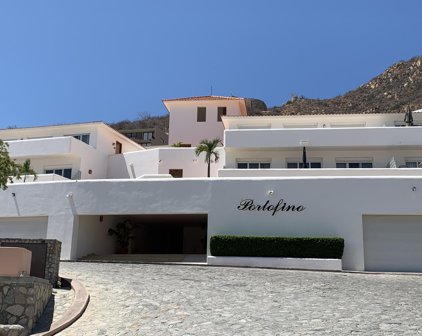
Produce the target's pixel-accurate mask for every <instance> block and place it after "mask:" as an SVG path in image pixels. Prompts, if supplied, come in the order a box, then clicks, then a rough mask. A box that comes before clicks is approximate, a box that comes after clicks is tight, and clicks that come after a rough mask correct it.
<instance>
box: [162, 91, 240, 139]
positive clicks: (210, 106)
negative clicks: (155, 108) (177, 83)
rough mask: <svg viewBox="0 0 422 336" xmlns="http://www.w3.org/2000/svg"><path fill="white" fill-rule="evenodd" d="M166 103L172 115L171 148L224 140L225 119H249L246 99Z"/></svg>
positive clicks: (169, 100)
mask: <svg viewBox="0 0 422 336" xmlns="http://www.w3.org/2000/svg"><path fill="white" fill-rule="evenodd" d="M163 103H164V106H165V107H166V109H167V110H168V111H169V114H170V120H169V122H170V125H169V144H170V145H173V144H175V143H182V144H183V145H185V146H196V145H198V143H199V142H200V141H201V140H202V139H215V138H219V139H223V134H224V126H223V122H222V117H224V116H226V115H227V116H240V115H247V111H246V103H245V99H244V98H238V97H224V96H201V97H188V98H176V99H164V100H163Z"/></svg>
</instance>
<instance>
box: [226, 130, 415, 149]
mask: <svg viewBox="0 0 422 336" xmlns="http://www.w3.org/2000/svg"><path fill="white" fill-rule="evenodd" d="M224 134H225V135H224V136H225V138H224V141H225V146H226V148H227V147H228V148H230V147H231V148H301V146H302V143H303V142H306V143H307V146H309V147H314V148H315V147H337V148H338V147H343V148H344V147H369V146H376V147H377V146H400V147H402V146H422V127H351V128H315V129H310V128H307V129H266V130H260V129H228V130H225V132H224Z"/></svg>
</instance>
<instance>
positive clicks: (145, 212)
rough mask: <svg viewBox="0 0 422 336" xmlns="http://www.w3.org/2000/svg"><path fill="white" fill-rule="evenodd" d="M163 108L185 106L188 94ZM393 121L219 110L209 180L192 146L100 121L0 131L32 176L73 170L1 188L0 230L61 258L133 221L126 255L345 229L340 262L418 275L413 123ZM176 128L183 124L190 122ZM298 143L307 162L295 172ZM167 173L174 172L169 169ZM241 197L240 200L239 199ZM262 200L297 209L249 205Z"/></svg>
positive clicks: (421, 222) (95, 246)
mask: <svg viewBox="0 0 422 336" xmlns="http://www.w3.org/2000/svg"><path fill="white" fill-rule="evenodd" d="M229 101H231V100H229ZM234 101H235V102H236V104H239V101H238V100H234ZM173 103H174V102H173V101H172V102H171V103H170V104H173ZM176 104H180V106H179V105H178V109H177V110H178V111H180V113H182V111H184V108H183V104H186V111H187V110H189V109H190V111H191V112H192V113H191V114H195V113H196V112H197V107H198V106H197V102H196V101H195V102H194V103H192V101H190V100H187V101H185V100H181V101H177V102H176ZM220 104H222V101H221V100H217V102H216V105H215V108H216V109H217V108H218V107H219V106H220ZM169 106H170V105H169ZM207 106H208V105H207ZM173 108H174V106H173V107H170V108H169V110H171V109H173ZM207 111H208V109H207ZM216 111H217V110H216ZM216 111H214V112H216ZM216 113H217V112H216ZM215 117H216V118H217V116H215ZM170 118H172V112H170ZM414 119H415V124H419V123H421V122H422V113H414ZM171 120H172V119H171ZM402 120H403V114H372V115H358V114H356V115H322V116H321V115H320V116H277V117H275V116H264V117H253V116H246V115H244V114H242V113H239V114H236V115H231V114H230V113H227V116H223V117H222V122H221V126H222V127H223V125H224V127H225V131H224V143H225V147H224V148H223V149H222V151H224V154H225V155H222V158H221V161H220V162H219V163H218V164H217V165H216V164H213V165H212V167H213V169H214V175H213V176H214V177H211V178H205V176H206V165H205V164H204V162H203V157H199V158H196V156H195V155H194V148H155V149H150V150H144V149H143V148H142V147H140V146H139V145H137V144H135V143H133V142H131V141H130V140H128V139H125V138H124V137H123V136H121V135H119V134H117V133H116V132H114V131H113V130H111V129H110V128H109V127H108V126H106V125H104V124H102V123H89V124H78V125H62V126H51V127H40V128H30V129H12V130H2V131H0V138H1V139H3V140H7V142H8V143H9V146H10V147H9V149H10V154H11V156H12V157H14V158H18V159H19V160H24V159H26V158H31V160H32V162H33V165H34V167H35V168H36V170H37V171H38V172H41V173H48V176H50V177H51V176H54V175H51V173H52V172H53V173H56V174H59V175H65V173H64V169H69V168H71V169H72V174H70V175H69V174H67V176H68V177H69V176H70V177H71V178H74V175H75V172H79V171H80V172H81V173H80V174H79V173H78V176H77V179H68V178H62V179H61V180H56V179H54V180H53V178H50V179H49V180H48V181H46V179H41V178H40V179H39V180H37V181H35V182H33V183H32V182H30V183H22V182H19V181H18V182H16V183H14V184H11V185H9V188H8V189H7V190H6V191H1V192H0V236H1V237H22V238H55V239H59V240H60V241H62V242H63V249H62V258H63V259H76V258H79V257H82V256H84V255H87V254H90V253H96V254H108V253H113V251H114V240H113V237H110V236H108V235H107V230H108V228H110V227H112V226H113V225H114V224H115V223H117V222H120V221H122V220H125V219H129V220H131V221H132V223H134V224H137V225H138V227H137V229H136V232H135V242H134V250H135V252H137V253H186V254H194V253H202V254H206V253H209V238H210V237H211V236H212V235H215V234H235V235H260V236H314V237H315V236H316V237H321V236H336V237H342V238H344V239H345V251H344V256H343V268H344V269H348V270H391V271H400V270H403V271H422V261H421V260H422V245H421V244H420V241H422V207H421V204H422V203H421V201H422V178H421V176H422V169H420V168H416V166H417V165H419V164H420V162H421V161H422V127H419V126H415V127H398V126H402V124H403V122H402ZM170 123H171V121H170ZM185 125H187V130H185V133H186V134H189V133H190V130H191V129H192V128H193V127H194V126H193V125H192V124H189V125H188V124H187V123H186V124H185ZM193 133H195V134H194V135H195V136H196V137H197V136H198V134H199V135H203V137H205V138H206V137H207V133H205V131H204V130H202V129H201V131H200V132H193ZM24 134H25V136H23V135H24ZM87 134H89V141H87V142H88V143H89V144H86V143H84V139H85V140H86V135H87ZM84 135H85V138H84ZM75 137H76V138H77V139H75ZM171 137H172V135H171V129H170V139H172V138H171ZM26 138H28V139H26ZM21 139H23V140H21ZM172 141H173V142H175V141H176V142H177V141H181V142H183V143H190V144H195V143H196V142H197V138H195V139H193V138H192V139H188V138H177V137H176V138H173V140H170V143H172ZM85 142H86V141H85ZM117 143H120V144H121V145H117V146H116V144H117ZM120 147H121V153H116V148H117V149H119V148H120ZM304 147H305V152H306V162H307V163H308V165H310V168H311V169H301V168H300V167H301V165H303V159H304ZM353 168H359V169H353ZM56 169H57V172H56ZM60 169H61V171H60ZM180 169H182V170H183V174H182V175H183V178H178V179H177V178H171V177H170V176H169V175H168V174H169V173H171V172H173V173H174V170H180ZM90 170H91V173H90ZM60 173H61V174H60ZM176 175H177V174H176ZM179 176H180V171H179ZM245 200H247V202H248V204H249V205H251V206H247V207H245V206H240V204H241V202H243V204H245ZM267 201H268V204H274V205H275V204H277V203H279V204H284V203H286V204H290V205H297V206H299V205H301V206H302V207H303V208H304V210H303V211H300V212H292V211H290V212H285V211H277V212H272V211H264V210H262V208H261V210H259V208H257V207H256V205H263V204H265V203H266V202H267ZM252 205H254V206H255V207H254V206H252Z"/></svg>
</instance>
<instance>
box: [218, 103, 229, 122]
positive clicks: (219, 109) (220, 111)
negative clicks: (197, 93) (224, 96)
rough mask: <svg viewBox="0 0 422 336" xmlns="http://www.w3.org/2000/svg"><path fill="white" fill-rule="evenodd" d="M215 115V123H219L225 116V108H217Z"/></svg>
mask: <svg viewBox="0 0 422 336" xmlns="http://www.w3.org/2000/svg"><path fill="white" fill-rule="evenodd" d="M217 113H218V114H217V121H221V117H222V116H225V115H227V107H225V106H224V107H219V108H218V112H217Z"/></svg>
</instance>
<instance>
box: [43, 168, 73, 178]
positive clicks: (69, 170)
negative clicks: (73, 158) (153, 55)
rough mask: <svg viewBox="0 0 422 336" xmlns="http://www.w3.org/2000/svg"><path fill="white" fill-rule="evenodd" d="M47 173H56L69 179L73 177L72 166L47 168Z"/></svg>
mask: <svg viewBox="0 0 422 336" xmlns="http://www.w3.org/2000/svg"><path fill="white" fill-rule="evenodd" d="M44 173H45V174H56V175H60V176H63V177H66V178H68V179H71V178H72V168H54V169H46V170H45V171H44Z"/></svg>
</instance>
